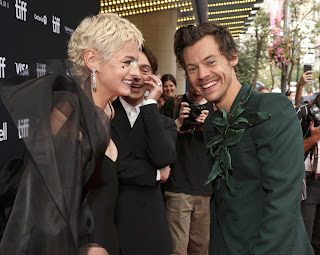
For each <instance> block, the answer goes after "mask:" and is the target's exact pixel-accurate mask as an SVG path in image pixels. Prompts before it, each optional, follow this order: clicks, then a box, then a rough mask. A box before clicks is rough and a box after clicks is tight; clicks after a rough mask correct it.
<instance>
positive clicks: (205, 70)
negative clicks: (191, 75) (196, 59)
mask: <svg viewBox="0 0 320 255" xmlns="http://www.w3.org/2000/svg"><path fill="white" fill-rule="evenodd" d="M198 70H199V71H198V73H199V80H204V79H205V78H206V77H208V76H209V70H208V68H206V67H205V66H199V68H198Z"/></svg>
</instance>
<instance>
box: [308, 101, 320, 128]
mask: <svg viewBox="0 0 320 255" xmlns="http://www.w3.org/2000/svg"><path fill="white" fill-rule="evenodd" d="M309 115H310V116H309V120H310V121H311V120H314V126H315V127H318V126H320V108H319V107H318V106H317V105H315V104H314V105H312V106H310V107H309Z"/></svg>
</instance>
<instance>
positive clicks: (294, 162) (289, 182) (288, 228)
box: [253, 94, 304, 255]
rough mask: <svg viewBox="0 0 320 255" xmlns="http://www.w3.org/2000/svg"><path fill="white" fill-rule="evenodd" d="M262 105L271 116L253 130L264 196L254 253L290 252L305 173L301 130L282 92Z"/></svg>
mask: <svg viewBox="0 0 320 255" xmlns="http://www.w3.org/2000/svg"><path fill="white" fill-rule="evenodd" d="M281 97H282V98H281ZM261 104H263V106H264V107H263V108H261V109H258V110H259V111H265V112H270V113H271V119H270V120H267V121H265V122H263V123H261V124H259V128H258V127H257V128H256V129H255V131H254V132H255V143H256V148H257V157H258V161H259V164H260V172H261V177H260V178H261V185H262V188H263V191H264V192H265V198H264V206H263V214H262V215H263V217H262V219H261V224H260V227H259V230H258V231H259V237H258V238H257V240H256V242H255V244H254V247H253V254H255V255H275V254H291V249H292V247H293V246H294V242H295V238H296V234H297V224H299V215H300V201H301V194H302V180H303V173H304V158H303V157H304V152H303V136H302V130H301V126H300V123H299V121H298V118H297V116H296V113H295V110H294V108H293V107H292V104H291V103H290V102H289V101H288V100H287V98H285V96H284V95H282V94H279V95H274V96H272V97H267V98H266V97H264V99H263V100H261ZM261 104H260V105H261ZM257 170H258V169H257Z"/></svg>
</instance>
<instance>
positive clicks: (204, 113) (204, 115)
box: [196, 110, 209, 123]
mask: <svg viewBox="0 0 320 255" xmlns="http://www.w3.org/2000/svg"><path fill="white" fill-rule="evenodd" d="M208 115H209V110H202V111H201V114H200V115H199V116H198V117H197V118H196V121H197V122H199V123H204V121H205V120H206V118H207V117H208Z"/></svg>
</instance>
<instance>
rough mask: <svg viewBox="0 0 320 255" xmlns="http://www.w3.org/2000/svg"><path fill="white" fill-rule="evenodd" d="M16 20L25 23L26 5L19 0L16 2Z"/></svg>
mask: <svg viewBox="0 0 320 255" xmlns="http://www.w3.org/2000/svg"><path fill="white" fill-rule="evenodd" d="M15 7H16V18H17V19H20V20H23V21H27V3H26V2H24V1H21V0H16V4H15Z"/></svg>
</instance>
